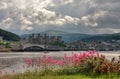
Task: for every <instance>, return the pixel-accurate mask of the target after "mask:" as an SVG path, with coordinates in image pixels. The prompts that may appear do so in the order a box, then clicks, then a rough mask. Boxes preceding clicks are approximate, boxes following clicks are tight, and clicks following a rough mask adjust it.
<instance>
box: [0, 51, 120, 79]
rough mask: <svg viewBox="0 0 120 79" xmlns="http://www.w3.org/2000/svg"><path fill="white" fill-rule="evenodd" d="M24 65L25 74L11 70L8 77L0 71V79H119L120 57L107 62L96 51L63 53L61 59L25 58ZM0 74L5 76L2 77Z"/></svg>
mask: <svg viewBox="0 0 120 79" xmlns="http://www.w3.org/2000/svg"><path fill="white" fill-rule="evenodd" d="M25 63H26V64H25V65H22V66H21V68H22V69H26V68H27V69H28V70H27V71H26V72H25V73H16V70H11V71H10V72H11V73H12V75H10V74H9V73H8V72H7V71H3V70H2V69H0V75H1V77H0V79H27V78H26V77H29V78H28V79H30V77H31V79H34V77H36V79H37V78H38V79H39V78H40V77H45V76H61V78H62V76H64V75H66V76H68V75H69V76H71V75H74V76H76V75H77V76H78V75H80V77H81V75H84V76H86V79H87V76H88V77H91V78H96V79H97V78H98V77H101V76H102V77H103V78H101V79H108V78H109V79H119V75H120V56H119V59H116V58H115V57H114V58H112V59H111V60H108V59H107V58H106V57H105V56H104V55H102V54H99V53H98V52H96V51H89V52H81V53H74V52H72V55H68V54H66V53H65V54H64V57H63V58H53V57H51V56H47V55H43V56H42V57H40V58H36V59H31V58H25ZM30 68H31V69H32V70H30ZM2 73H5V74H4V75H2ZM82 77H83V76H82ZM82 77H81V78H82ZM40 79H42V78H40ZM46 79H48V78H46ZM51 79H54V78H51ZM55 79H57V78H55ZM66 79H68V78H66ZM73 79H74V78H73ZM78 79H79V78H78ZM88 79H89V78H88Z"/></svg>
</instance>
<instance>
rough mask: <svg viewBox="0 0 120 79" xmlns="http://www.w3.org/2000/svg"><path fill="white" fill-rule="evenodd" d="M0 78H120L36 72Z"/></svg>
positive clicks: (114, 78) (117, 77)
mask: <svg viewBox="0 0 120 79" xmlns="http://www.w3.org/2000/svg"><path fill="white" fill-rule="evenodd" d="M0 79H120V76H119V75H115V74H111V75H101V76H90V75H88V76H87V75H84V74H76V75H48V74H47V75H39V74H36V73H29V74H26V73H24V74H19V75H14V76H12V75H7V76H4V77H0Z"/></svg>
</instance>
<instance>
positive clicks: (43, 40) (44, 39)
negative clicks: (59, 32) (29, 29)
mask: <svg viewBox="0 0 120 79" xmlns="http://www.w3.org/2000/svg"><path fill="white" fill-rule="evenodd" d="M56 42H58V43H61V42H62V37H61V36H47V35H46V34H44V35H41V34H40V33H39V34H37V35H36V34H32V35H30V36H29V43H31V44H40V45H45V44H46V45H49V44H52V43H56Z"/></svg>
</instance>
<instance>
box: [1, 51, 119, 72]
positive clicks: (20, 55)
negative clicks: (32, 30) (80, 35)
mask: <svg viewBox="0 0 120 79" xmlns="http://www.w3.org/2000/svg"><path fill="white" fill-rule="evenodd" d="M72 52H73V51H58V52H0V69H2V70H3V71H7V72H11V70H15V71H16V73H21V72H24V71H25V70H26V69H22V67H23V66H25V58H32V59H35V58H38V57H39V58H40V57H42V56H43V55H48V56H52V57H54V58H61V57H63V56H64V54H65V53H67V54H68V55H72ZM81 52H83V51H74V53H81ZM99 53H100V54H103V55H105V56H106V58H108V59H109V60H110V59H112V58H113V57H116V59H118V57H119V56H120V51H99Z"/></svg>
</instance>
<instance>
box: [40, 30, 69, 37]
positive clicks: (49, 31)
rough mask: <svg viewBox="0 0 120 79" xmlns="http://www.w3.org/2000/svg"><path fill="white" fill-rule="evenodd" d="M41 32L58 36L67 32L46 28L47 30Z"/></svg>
mask: <svg viewBox="0 0 120 79" xmlns="http://www.w3.org/2000/svg"><path fill="white" fill-rule="evenodd" d="M41 34H46V35H48V36H59V35H64V34H68V33H67V32H63V31H59V30H48V31H44V32H41Z"/></svg>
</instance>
